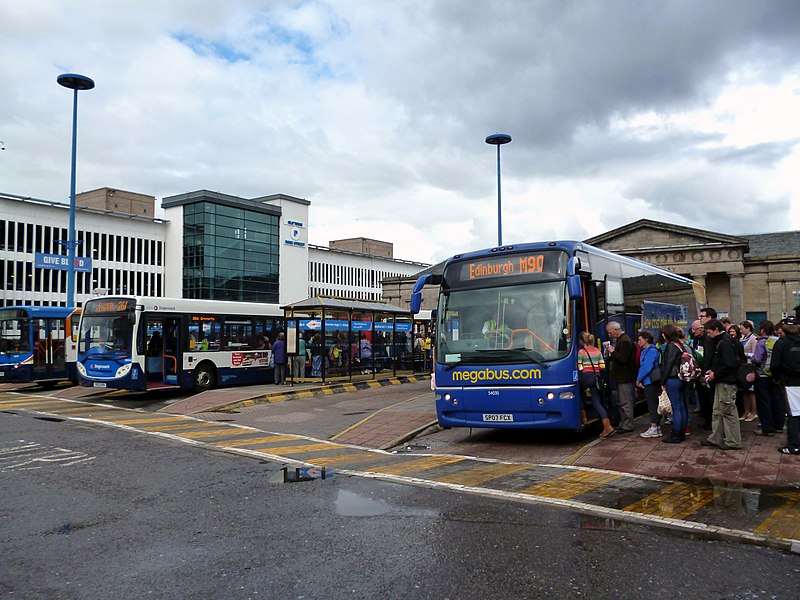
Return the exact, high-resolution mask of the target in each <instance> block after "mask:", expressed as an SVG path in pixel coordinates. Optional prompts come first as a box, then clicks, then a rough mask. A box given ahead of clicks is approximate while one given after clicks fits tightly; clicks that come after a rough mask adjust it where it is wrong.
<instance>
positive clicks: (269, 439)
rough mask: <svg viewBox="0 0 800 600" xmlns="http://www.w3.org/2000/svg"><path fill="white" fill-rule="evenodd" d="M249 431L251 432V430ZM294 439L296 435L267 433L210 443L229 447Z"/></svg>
mask: <svg viewBox="0 0 800 600" xmlns="http://www.w3.org/2000/svg"><path fill="white" fill-rule="evenodd" d="M243 431H244V430H243ZM250 433H253V432H252V431H251V432H250ZM296 439H297V438H296V437H294V436H291V435H268V436H265V437H258V438H251V439H249V440H230V441H221V442H211V443H212V444H214V445H215V446H230V447H231V448H236V447H238V446H250V445H251V444H268V443H270V442H285V441H288V440H296Z"/></svg>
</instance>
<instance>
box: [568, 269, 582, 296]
mask: <svg viewBox="0 0 800 600" xmlns="http://www.w3.org/2000/svg"><path fill="white" fill-rule="evenodd" d="M567 293H568V294H569V299H570V300H580V299H581V298H583V289H582V288H581V276H580V275H567Z"/></svg>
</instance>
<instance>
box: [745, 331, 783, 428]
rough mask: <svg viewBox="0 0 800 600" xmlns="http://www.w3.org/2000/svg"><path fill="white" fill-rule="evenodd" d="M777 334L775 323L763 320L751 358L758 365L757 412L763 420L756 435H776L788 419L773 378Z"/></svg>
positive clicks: (756, 384)
mask: <svg viewBox="0 0 800 600" xmlns="http://www.w3.org/2000/svg"><path fill="white" fill-rule="evenodd" d="M778 339H779V338H778V336H777V335H775V325H774V324H773V323H772V321H761V323H759V324H758V339H757V340H756V349H755V351H754V352H753V358H752V359H751V361H752V363H753V365H755V367H756V375H757V377H756V381H755V386H754V389H755V393H756V412H757V413H758V420H759V421H760V422H761V429H756V430H755V432H754V433H755V434H756V435H768V436H770V435H775V434H776V433H778V432H780V431H783V426H784V424H785V421H786V405H785V403H784V401H783V395H782V394H781V390H780V388H779V387H778V384H777V383H775V380H774V379H772V371H771V370H770V364H771V363H772V351H773V348H774V346H775V342H777V341H778Z"/></svg>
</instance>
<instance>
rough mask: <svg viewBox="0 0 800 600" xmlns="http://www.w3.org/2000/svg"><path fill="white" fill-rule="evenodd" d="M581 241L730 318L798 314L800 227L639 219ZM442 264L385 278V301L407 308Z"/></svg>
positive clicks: (430, 295)
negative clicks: (734, 228) (683, 285)
mask: <svg viewBox="0 0 800 600" xmlns="http://www.w3.org/2000/svg"><path fill="white" fill-rule="evenodd" d="M584 241H585V242H587V243H589V244H592V245H593V246H597V247H599V248H604V249H606V250H610V251H612V252H617V253H618V254H624V255H626V256H632V257H634V258H638V259H639V260H643V261H646V262H649V263H652V264H655V265H658V266H660V267H663V268H665V269H669V270H670V271H673V272H674V273H678V274H679V275H684V276H686V277H690V278H691V279H694V280H695V281H697V282H699V283H701V284H703V286H704V287H705V288H706V297H707V303H708V306H712V307H713V308H715V309H716V310H717V311H718V312H719V313H721V314H723V315H725V314H727V315H728V316H729V317H730V319H731V320H732V321H734V322H739V321H741V320H743V319H750V320H751V321H753V322H754V323H755V324H756V325H758V323H759V322H760V321H763V320H764V319H767V318H768V319H770V320H771V321H774V322H777V321H779V320H780V319H781V318H783V317H784V316H786V315H787V314H796V313H800V231H787V232H778V233H761V234H748V235H728V234H725V233H716V232H711V231H705V230H702V229H693V228H691V227H683V226H681V225H672V224H670V223H660V222H657V221H651V220H649V219H641V220H639V221H635V222H633V223H629V224H628V225H623V226H622V227H618V228H616V229H612V230H611V231H607V232H605V233H602V234H600V235H597V236H594V237H592V238H589V239H587V240H584ZM443 268H444V262H441V263H439V264H437V265H434V266H432V267H429V268H428V269H426V270H425V271H422V272H421V273H418V274H417V275H413V276H402V277H393V278H388V279H385V280H384V281H383V297H384V299H386V300H387V301H389V302H391V303H392V304H395V305H397V306H403V307H406V306H409V303H410V298H411V290H412V288H413V287H414V282H415V281H416V280H417V277H418V276H419V275H421V274H423V273H427V272H435V273H441V272H442V270H443ZM435 303H436V291H435V290H433V289H428V288H426V289H425V290H424V295H423V304H422V307H423V308H425V309H431V308H434V307H435Z"/></svg>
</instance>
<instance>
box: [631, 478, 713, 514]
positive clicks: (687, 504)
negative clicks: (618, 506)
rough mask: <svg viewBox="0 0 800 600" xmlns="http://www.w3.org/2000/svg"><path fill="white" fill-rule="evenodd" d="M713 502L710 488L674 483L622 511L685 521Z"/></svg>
mask: <svg viewBox="0 0 800 600" xmlns="http://www.w3.org/2000/svg"><path fill="white" fill-rule="evenodd" d="M713 500H714V490H713V489H712V488H701V487H696V486H693V485H687V484H685V483H678V482H676V483H671V484H670V485H668V486H666V487H665V488H663V489H662V490H660V491H658V492H656V493H654V494H650V495H649V496H646V497H645V498H642V499H641V500H639V501H638V502H634V503H633V504H631V505H630V506H626V507H625V508H623V509H622V510H624V511H626V512H636V513H640V514H644V515H657V516H659V517H669V518H672V519H685V518H686V517H688V516H690V515H692V514H694V513H696V512H697V511H698V510H700V509H701V508H703V507H704V506H705V505H706V504H708V503H709V502H712V501H713Z"/></svg>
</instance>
